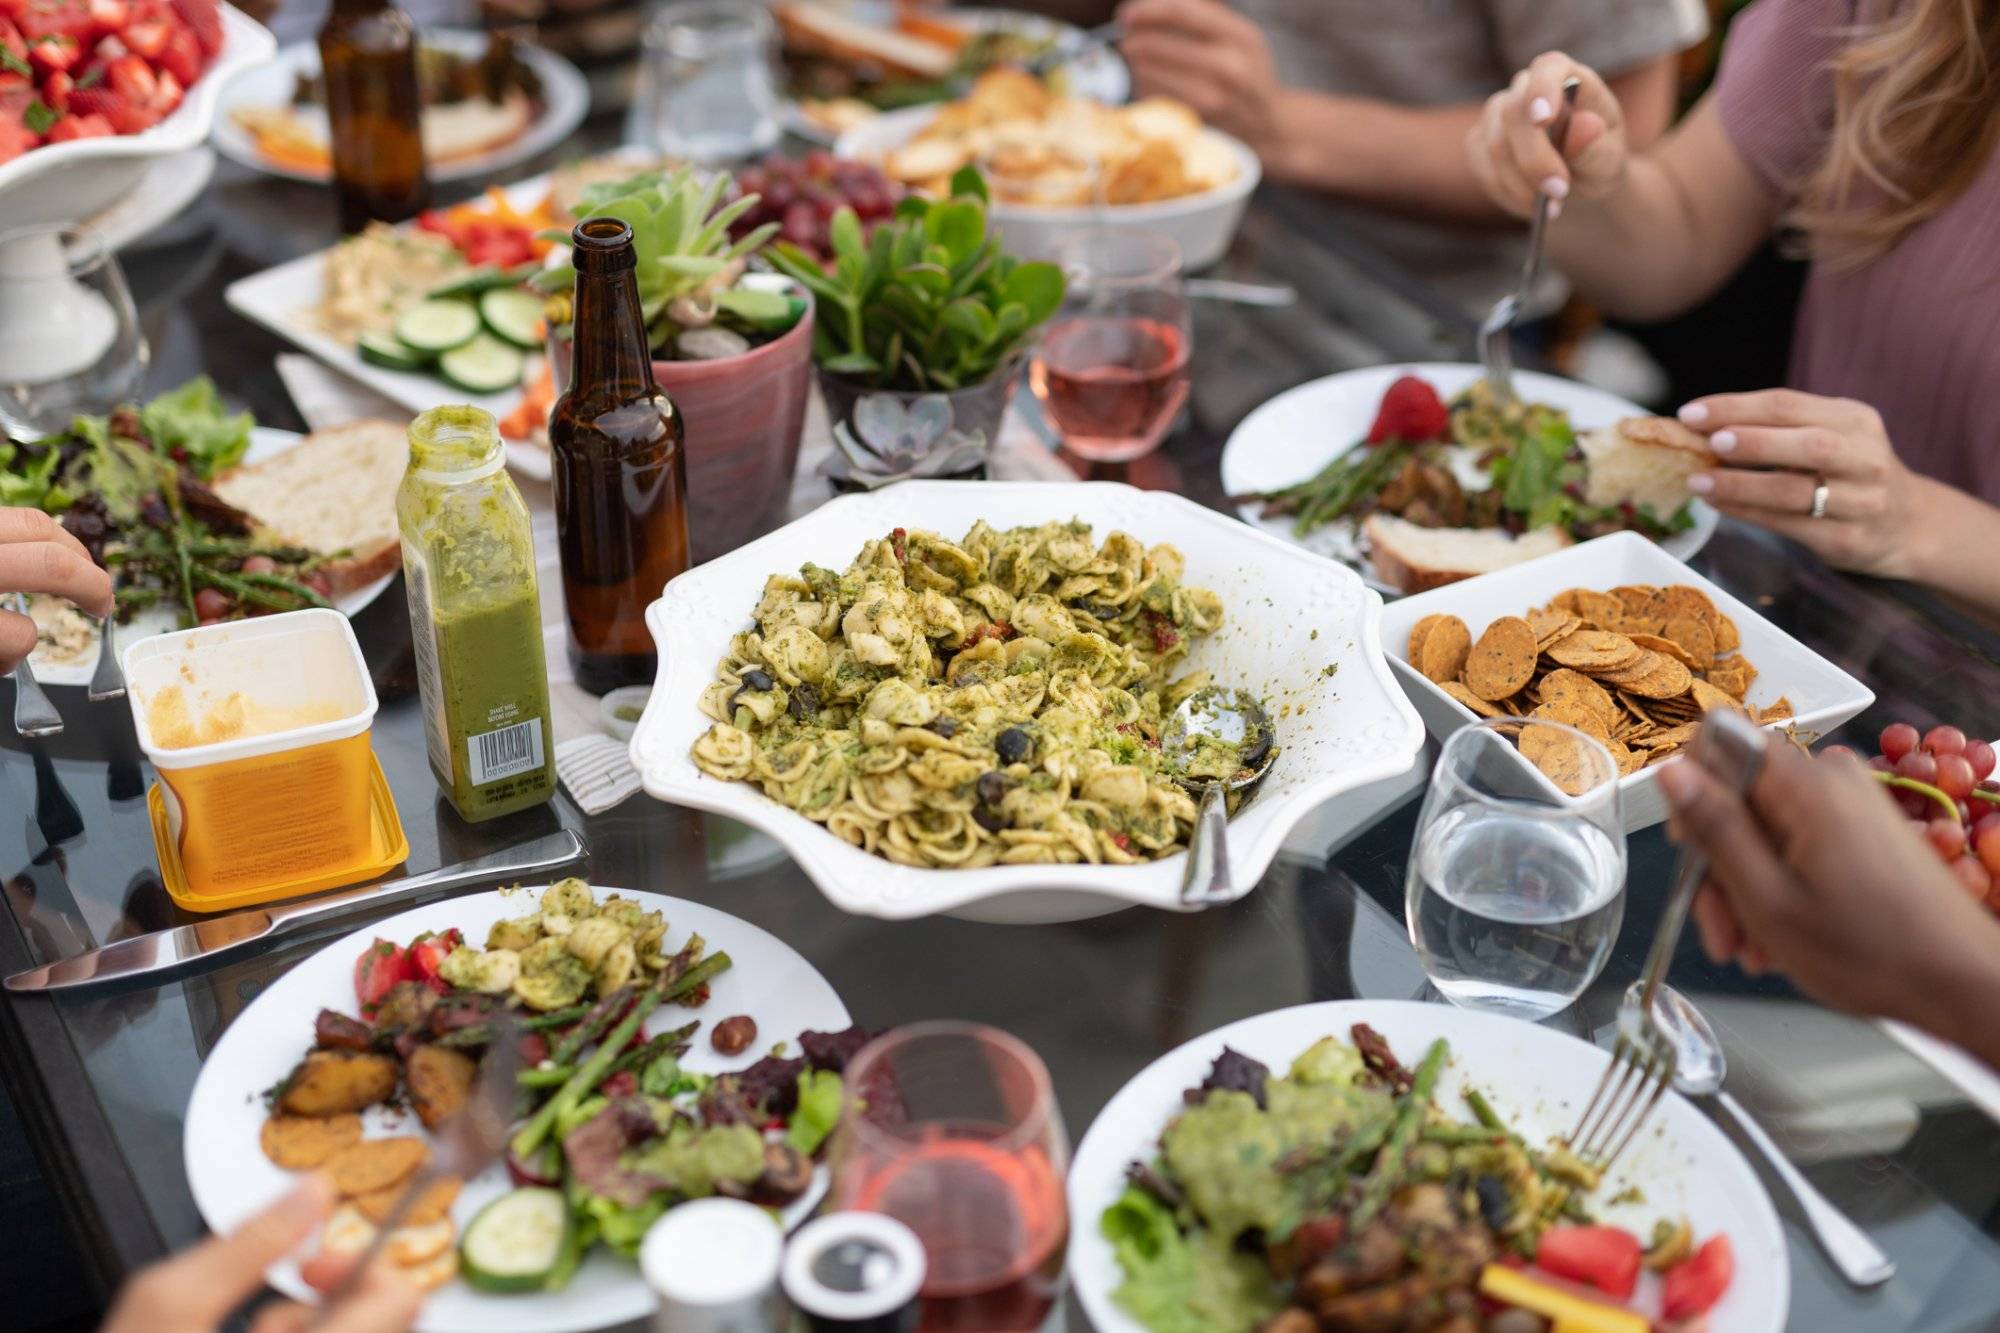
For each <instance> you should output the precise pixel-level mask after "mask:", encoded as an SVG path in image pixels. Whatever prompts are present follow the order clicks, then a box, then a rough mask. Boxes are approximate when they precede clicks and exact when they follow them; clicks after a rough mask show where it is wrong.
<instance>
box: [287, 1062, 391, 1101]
mask: <svg viewBox="0 0 2000 1333" xmlns="http://www.w3.org/2000/svg"><path fill="white" fill-rule="evenodd" d="M395 1091H396V1062H395V1060H394V1059H392V1058H391V1057H389V1056H386V1055H377V1054H374V1053H372V1052H363V1051H309V1052H307V1053H306V1058H305V1059H303V1060H301V1061H299V1063H298V1067H297V1068H296V1069H294V1070H292V1072H291V1073H290V1074H289V1075H287V1076H286V1078H285V1082H284V1091H283V1092H281V1093H280V1094H279V1095H278V1106H277V1109H278V1110H280V1111H283V1112H285V1113H286V1114H287V1115H309V1116H332V1115H341V1114H344V1113H345V1112H348V1111H361V1110H365V1109H367V1108H368V1107H370V1106H373V1105H375V1104H376V1103H377V1102H382V1101H387V1100H388V1099H389V1097H390V1095H391V1094H392V1093H394V1092H395Z"/></svg>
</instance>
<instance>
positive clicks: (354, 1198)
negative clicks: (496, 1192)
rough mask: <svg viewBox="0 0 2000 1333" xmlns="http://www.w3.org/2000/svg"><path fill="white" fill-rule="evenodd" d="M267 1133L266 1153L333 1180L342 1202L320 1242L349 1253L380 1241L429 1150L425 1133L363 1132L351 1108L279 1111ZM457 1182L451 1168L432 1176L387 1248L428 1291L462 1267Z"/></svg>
mask: <svg viewBox="0 0 2000 1333" xmlns="http://www.w3.org/2000/svg"><path fill="white" fill-rule="evenodd" d="M261 1140H262V1146H263V1149H264V1155H265V1156H267V1157H269V1158H270V1159H271V1160H272V1161H273V1162H274V1163H276V1164H277V1165H278V1166H281V1167H283V1168H284V1169H286V1170H288V1171H320V1172H323V1173H325V1174H326V1175H327V1176H328V1177H329V1178H330V1179H331V1180H332V1181H333V1184H334V1188H335V1189H336V1190H337V1191H339V1194H340V1198H341V1204H340V1207H339V1208H337V1209H335V1210H334V1213H333V1215H332V1216H331V1217H329V1218H327V1220H326V1225H325V1226H324V1227H322V1228H321V1230H320V1249H321V1251H322V1252H324V1253H328V1254H338V1255H342V1256H345V1257H348V1258H353V1257H355V1256H358V1255H359V1254H361V1252H362V1251H364V1250H366V1249H367V1248H368V1246H369V1244H370V1243H372V1242H373V1241H374V1239H375V1233H376V1231H377V1230H378V1229H379V1228H380V1226H381V1225H382V1223H384V1222H386V1221H388V1220H389V1216H390V1214H391V1213H392V1212H393V1211H394V1209H395V1207H396V1205H397V1204H398V1203H399V1202H401V1200H402V1197H403V1192H404V1190H405V1189H406V1188H407V1187H408V1186H409V1184H411V1183H412V1182H411V1177H412V1176H414V1175H415V1174H416V1173H417V1171H418V1169H419V1168H421V1167H422V1166H423V1164H424V1162H425V1160H426V1159H427V1158H428V1157H429V1156H430V1149H429V1147H428V1146H427V1145H426V1144H425V1143H424V1141H423V1140H422V1139H420V1138H416V1137H414V1136H411V1135H397V1136H394V1137H391V1138H380V1139H370V1138H365V1137H363V1129H362V1124H361V1117H360V1116H359V1115H358V1114H356V1113H355V1112H352V1111H347V1112H343V1113H341V1114H338V1115H330V1116H303V1115H285V1114H278V1115H273V1116H272V1117H271V1118H270V1119H269V1120H267V1121H265V1122H264V1129H263V1133H262V1135H261ZM458 1190H459V1182H458V1180H457V1179H456V1178H454V1177H452V1176H442V1177H439V1178H437V1179H434V1180H433V1181H431V1183H430V1185H429V1186H428V1187H427V1188H426V1189H425V1190H424V1192H423V1194H422V1195H420V1196H419V1197H418V1198H417V1200H416V1202H415V1203H414V1204H413V1205H412V1206H411V1207H410V1209H409V1211H408V1212H407V1213H406V1214H405V1215H404V1217H403V1219H402V1221H401V1223H400V1224H399V1225H398V1226H397V1227H396V1229H395V1230H394V1231H392V1232H390V1233H389V1239H388V1242H387V1244H385V1245H384V1246H383V1249H382V1252H383V1254H384V1255H385V1256H386V1257H387V1258H388V1260H389V1262H390V1263H392V1264H394V1265H396V1267H397V1269H398V1271H399V1272H401V1274H402V1275H403V1277H404V1278H405V1279H407V1280H408V1281H410V1282H411V1283H413V1284H415V1285H416V1286H418V1287H421V1288H422V1289H424V1290H425V1291H430V1290H432V1289H434V1288H437V1287H440V1286H443V1285H444V1284H445V1283H446V1282H449V1281H450V1280H451V1279H452V1278H453V1277H454V1276H456V1275H457V1273H458V1233H457V1228H456V1227H455V1226H454V1225H453V1224H452V1219H451V1205H452V1203H453V1202H454V1201H455V1200H456V1199H457V1198H458Z"/></svg>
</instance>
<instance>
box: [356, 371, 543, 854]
mask: <svg viewBox="0 0 2000 1333" xmlns="http://www.w3.org/2000/svg"><path fill="white" fill-rule="evenodd" d="M505 462H506V459H505V455H504V454H503V453H502V450H501V445H500V433H499V431H498V430H496V429H495V428H494V425H493V418H492V417H491V416H489V415H488V414H486V413H485V412H482V411H480V410H479V409H478V408H476V407H434V408H432V409H431V410H430V411H428V412H426V413H424V414H423V415H422V416H420V417H418V418H417V419H416V420H415V421H414V422H412V423H410V466H409V470H408V471H406V472H405V473H404V474H403V486H402V489H401V490H399V491H397V492H396V521H397V524H398V526H399V527H400V528H401V530H402V535H403V580H404V582H405V583H406V584H407V585H408V588H409V595H410V638H411V640H412V642H413V643H414V644H415V646H416V655H417V683H418V688H419V689H420V690H421V692H422V694H423V701H424V737H425V741H426V743H427V744H428V747H429V749H430V759H431V772H432V773H434V774H436V775H437V781H438V786H439V787H442V788H443V789H444V794H445V797H446V799H448V800H449V801H450V802H451V804H452V808H453V809H455V810H457V811H458V813H459V814H460V815H462V816H463V817H464V818H466V819H468V820H474V821H477V820H481V819H492V818H494V817H496V816H499V815H504V814H510V813H512V812H513V811H516V810H524V809H526V808H527V807H529V806H531V805H540V804H541V803H542V802H544V801H546V800H548V799H549V797H550V796H552V795H553V794H554V793H555V789H556V761H555V736H554V734H553V733H552V731H551V729H550V722H549V673H548V667H547V665H546V664H545V662H544V661H543V658H542V609H541V598H540V596H539V595H538V594H537V592H536V590H535V543H534V537H533V534H532V533H531V531H530V528H529V524H528V506H527V504H526V503H525V502H523V501H522V499H521V492H520V491H519V490H517V489H515V486H514V481H513V479H512V478H511V477H509V476H508V475H507V471H506V467H505Z"/></svg>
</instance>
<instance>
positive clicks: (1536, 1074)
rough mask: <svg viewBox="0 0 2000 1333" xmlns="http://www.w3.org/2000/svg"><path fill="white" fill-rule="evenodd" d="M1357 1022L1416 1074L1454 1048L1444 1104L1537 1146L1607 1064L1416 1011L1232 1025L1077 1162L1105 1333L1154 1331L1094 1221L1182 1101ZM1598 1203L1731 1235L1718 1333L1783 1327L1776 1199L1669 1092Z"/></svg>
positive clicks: (1476, 1021) (1461, 1018)
mask: <svg viewBox="0 0 2000 1333" xmlns="http://www.w3.org/2000/svg"><path fill="white" fill-rule="evenodd" d="M1355 1023H1366V1024H1368V1025H1369V1026H1370V1027H1372V1028H1374V1029H1375V1030H1376V1031H1377V1032H1379V1033H1381V1034H1382V1035H1383V1036H1384V1037H1385V1038H1387V1039H1388V1042H1389V1047H1390V1049H1391V1050H1393V1051H1394V1052H1395V1053H1396V1056H1397V1058H1398V1059H1400V1060H1402V1061H1403V1062H1404V1063H1405V1064H1407V1065H1412V1066H1414V1065H1415V1064H1416V1063H1417V1061H1418V1060H1420V1059H1422V1058H1423V1054H1424V1051H1425V1050H1426V1049H1427V1048H1428V1047H1429V1045H1430V1043H1431V1042H1432V1041H1433V1040H1435V1039H1437V1038H1439V1037H1443V1038H1444V1039H1445V1040H1446V1041H1448V1042H1450V1043H1451V1058H1450V1059H1449V1060H1448V1061H1447V1063H1446V1064H1445V1067H1444V1073H1443V1075H1442V1076H1441V1077H1440V1078H1439V1080H1438V1088H1437V1103H1438V1105H1440V1106H1442V1107H1444V1108H1446V1109H1447V1110H1448V1111H1449V1112H1450V1113H1451V1114H1452V1115H1453V1116H1454V1117H1455V1118H1457V1119H1460V1120H1470V1119H1471V1114H1470V1113H1469V1112H1468V1111H1466V1109H1465V1104H1464V1101H1463V1098H1462V1093H1463V1091H1464V1089H1466V1088H1467V1087H1477V1088H1479V1089H1480V1090H1481V1091H1482V1092H1484V1093H1485V1094H1486V1096H1487V1098H1488V1099H1489V1100H1490V1101H1491V1102H1492V1103H1493V1106H1494V1109H1495V1110H1497V1111H1498V1112H1499V1113H1500V1114H1501V1115H1502V1116H1503V1117H1505V1118H1506V1119H1507V1120H1508V1122H1509V1123H1511V1124H1512V1125H1513V1126H1514V1128H1515V1129H1516V1130H1518V1131H1519V1132H1520V1134H1521V1135H1522V1137H1524V1138H1525V1139H1526V1140H1527V1141H1528V1142H1529V1143H1545V1142H1547V1141H1548V1140H1549V1139H1551V1138H1554V1137H1556V1136H1558V1135H1564V1134H1568V1133H1569V1132H1570V1131H1571V1130H1573V1129H1574V1128H1575V1126H1576V1120H1577V1116H1578V1115H1579V1114H1580V1113H1581V1111H1582V1110H1583V1107H1584V1106H1585V1104H1586V1103H1588V1102H1589V1100H1590V1095H1591V1093H1592V1091H1593V1090H1595V1088H1596V1086H1597V1078H1598V1075H1599V1074H1600V1073H1602V1072H1603V1070H1604V1067H1605V1063H1606V1061H1607V1060H1608V1059H1609V1058H1610V1057H1609V1053H1608V1052H1605V1051H1602V1050H1600V1049H1598V1048H1597V1047H1595V1046H1592V1045H1590V1044H1589V1043H1587V1042H1583V1041H1579V1040H1578V1039H1577V1038H1575V1037H1571V1036H1567V1035H1565V1034H1563V1033H1560V1032H1554V1031H1551V1030H1550V1029H1548V1028H1545V1027H1537V1026H1536V1025H1534V1024H1532V1023H1523V1022H1520V1021H1518V1020H1516V1019H1511V1018H1500V1017H1497V1016H1494V1015H1491V1014H1477V1013H1472V1012H1470V1011H1468V1010H1464V1009H1455V1008H1453V1007H1451V1006H1450V1005H1444V1004H1419V1003H1416V1002H1414V1001H1410V1000H1335V1001H1329V1002H1324V1003H1320V1004H1303V1005H1299V1006H1297V1007H1295V1008H1291V1009H1279V1010H1276V1011H1274V1012H1272V1013H1268V1014H1259V1015H1258V1016H1257V1017H1255V1018H1246V1019H1244V1020H1242V1021H1241V1022H1237V1023H1231V1024H1229V1025H1228V1026H1227V1027H1223V1028H1218V1029H1217V1030H1215V1031H1214V1032H1210V1033H1208V1034H1207V1035H1206V1036H1201V1037H1196V1038H1195V1039H1194V1040H1193V1041H1190V1042H1186V1043H1184V1044H1183V1045H1181V1046H1178V1047H1176V1048H1174V1049H1173V1050H1171V1051H1169V1052H1167V1053H1166V1054H1165V1055H1163V1056H1161V1057H1160V1058H1159V1059H1157V1060H1155V1061H1154V1062H1153V1063H1152V1064H1150V1065H1148V1066H1146V1068H1145V1069H1144V1070H1142V1071H1141V1072H1140V1073H1139V1075H1138V1077H1136V1078H1134V1079H1133V1080H1132V1081H1131V1082H1129V1083H1127V1084H1126V1085H1125V1086H1124V1087H1123V1088H1121V1089H1120V1090H1119V1091H1118V1093H1117V1095H1116V1096H1114V1097H1113V1098H1112V1099H1111V1100H1110V1102H1108V1103H1107V1104H1106V1105H1105V1107H1104V1109H1103V1110H1102V1111H1101V1112H1099V1113H1098V1116H1097V1119H1096V1121H1095V1122H1094V1123H1093V1124H1092V1125H1091V1127H1090V1132H1089V1133H1087V1134H1085V1135H1084V1136H1083V1143H1082V1145H1081V1146H1080V1147H1079V1148H1078V1149H1077V1152H1076V1158H1075V1160H1074V1161H1073V1162H1072V1163H1071V1165H1070V1172H1069V1209H1070V1227H1069V1235H1070V1241H1069V1272H1070V1280H1071V1282H1072V1283H1074V1284H1075V1288H1076V1294H1077V1297H1078V1299H1079V1300H1081V1301H1082V1302H1083V1308H1084V1310H1085V1312H1086V1313H1087V1314H1088V1315H1089V1316H1090V1322H1091V1323H1092V1325H1094V1326H1095V1327H1096V1328H1097V1330H1098V1333H1144V1330H1143V1326H1142V1325H1141V1324H1139V1322H1138V1321H1137V1320H1135V1319H1133V1318H1132V1317H1131V1316H1130V1315H1128V1314H1126V1313H1125V1312H1124V1310H1122V1309H1120V1308H1119V1307H1118V1306H1117V1305H1116V1304H1115V1303H1114V1302H1113V1301H1112V1299H1111V1293H1112V1292H1113V1291H1114V1290H1116V1289H1117V1287H1118V1285H1119V1283H1120V1282H1122V1281H1123V1280H1124V1274H1123V1271H1122V1270H1121V1269H1120V1268H1119V1266H1118V1261H1117V1259H1116V1258H1115V1257H1114V1256H1113V1254H1112V1251H1111V1245H1110V1242H1108V1241H1106V1240H1105V1239H1104V1236H1103V1234H1102V1233H1101V1232H1100V1231H1099V1229H1098V1219H1099V1218H1100V1217H1102V1216H1103V1213H1104V1210H1105V1209H1106V1208H1107V1207H1109V1206H1110V1205H1111V1204H1112V1203H1114V1202H1116V1201H1117V1199H1118V1196H1119V1195H1120V1194H1122V1193H1123V1192H1124V1190H1125V1167H1126V1165H1127V1164H1128V1163H1131V1162H1133V1161H1136V1160H1146V1161H1151V1160H1152V1159H1153V1158H1154V1156H1155V1155H1156V1153H1157V1149H1158V1141H1159V1136H1160V1132H1161V1131H1162V1130H1163V1129H1165V1128H1166V1125H1167V1122H1168V1121H1169V1120H1170V1119H1172V1118H1173V1116H1174V1115H1175V1113H1176V1112H1178V1111H1179V1110H1180V1109H1181V1106H1182V1103H1181V1093H1182V1091H1183V1090H1184V1089H1187V1088H1192V1087H1194V1086H1196V1085H1197V1084H1199V1083H1200V1082H1201V1081H1202V1079H1203V1078H1204V1077H1206V1076H1207V1074H1208V1069H1209V1066H1210V1065H1211V1064H1212V1063H1214V1061H1215V1057H1216V1056H1218V1055H1220V1054H1221V1053H1222V1048H1223V1047H1224V1046H1228V1047H1230V1048H1231V1049H1233V1050H1237V1051H1240V1052H1242V1053H1243V1054H1245V1055H1248V1056H1252V1057H1254V1058H1255V1059H1258V1060H1261V1061H1263V1062H1264V1063H1265V1064H1266V1065H1269V1066H1270V1067H1271V1070H1272V1072H1273V1073H1274V1074H1282V1073H1284V1071H1285V1070H1286V1069H1287V1068H1289V1067H1290V1065H1291V1063H1292V1059H1293V1058H1294V1057H1295V1056H1297V1055H1298V1054H1299V1052H1301V1051H1303V1050H1305V1049H1306V1047H1308V1046H1310V1045H1312V1044H1313V1043H1314V1042H1316V1041H1318V1040H1319V1039H1320V1038H1321V1037H1324V1036H1328V1035H1332V1036H1336V1037H1339V1038H1340V1039H1341V1040H1342V1041H1347V1040H1349V1037H1348V1029H1349V1028H1350V1027H1351V1026H1352V1025H1353V1024H1355ZM1628 1185H1637V1186H1638V1187H1639V1189H1640V1191H1641V1193H1642V1194H1643V1195H1644V1199H1643V1201H1642V1202H1639V1203H1627V1204H1622V1205H1616V1206H1614V1205H1612V1204H1610V1203H1609V1202H1607V1201H1608V1200H1610V1199H1613V1198H1615V1197H1616V1196H1617V1195H1618V1194H1619V1192H1620V1191H1621V1190H1624V1189H1625V1188H1626V1187H1627V1186H1628ZM1593 1205H1594V1209H1595V1211H1596V1212H1597V1213H1598V1215H1599V1216H1600V1217H1601V1218H1602V1219H1603V1220H1605V1221H1607V1222H1612V1223H1616V1224H1619V1225H1623V1226H1627V1227H1632V1228H1641V1227H1649V1226H1650V1225H1651V1223H1652V1220H1653V1219H1654V1218H1658V1217H1673V1216H1677V1215H1684V1216H1686V1217H1687V1219H1688V1221H1689V1223H1690V1224H1692V1226H1693V1228H1694V1232H1695V1235H1696V1236H1698V1237H1702V1238H1706V1237H1708V1236H1711V1235H1713V1234H1715V1233H1716V1232H1718V1231H1720V1232H1726V1233H1728V1236H1729V1242H1730V1245H1731V1246H1732V1247H1733V1248H1734V1249H1735V1252H1736V1279H1735V1281H1734V1282H1733V1283H1732V1284H1731V1285H1730V1288H1729V1292H1728V1294H1727V1295H1726V1296H1724V1297H1723V1299H1722V1301H1721V1302H1720V1303H1719V1304H1718V1305H1716V1307H1715V1308H1714V1310H1712V1311H1711V1312H1710V1313H1709V1316H1708V1330H1709V1333H1775V1330H1778V1329H1782V1328H1783V1327H1784V1326H1785V1312H1786V1309H1787V1308H1788V1306H1789V1304H1790V1300H1791V1270H1790V1266H1789V1261H1788V1259H1787V1256H1786V1250H1785V1235H1784V1232H1783V1230H1782V1229H1781V1228H1780V1227H1779V1225H1778V1215H1777V1212H1776V1211H1775V1210H1774V1209H1773V1208H1772V1206H1771V1200H1770V1196H1768V1195H1767V1194H1766V1193H1765V1192H1764V1186H1763V1185H1762V1183H1761V1182H1760V1181H1759V1180H1758V1177H1757V1173H1756V1172H1755V1171H1753V1170H1752V1169H1751V1167H1750V1164H1749V1163H1748V1162H1746V1161H1744V1160H1743V1156H1742V1154H1741V1153H1739V1152H1737V1151H1736V1148H1735V1147H1734V1145H1732V1144H1731V1143H1730V1141H1729V1140H1728V1138H1727V1137H1725V1136H1724V1135H1723V1133H1722V1131H1721V1130H1719V1129H1717V1128H1716V1127H1715V1125H1714V1124H1712V1123H1711V1122H1710V1121H1709V1119H1708V1117H1707V1116H1704V1115H1703V1114H1702V1113H1701V1112H1700V1111H1698V1110H1696V1109H1695V1108H1694V1107H1693V1106H1692V1105H1690V1104H1689V1103H1688V1102H1687V1101H1685V1100H1683V1099H1682V1098H1681V1097H1680V1096H1679V1095H1678V1094H1676V1093H1668V1094H1667V1095H1666V1096H1665V1097H1663V1098H1662V1099H1661V1100H1660V1103H1659V1105H1658V1106H1656V1107H1655V1108H1654V1109H1653V1114H1652V1118H1651V1120H1650V1121H1648V1123H1647V1125H1646V1128H1645V1130H1644V1131H1643V1132H1642V1133H1641V1134H1640V1135H1639V1136H1638V1137H1637V1138H1636V1139H1634V1140H1633V1142H1632V1146H1631V1147H1629V1148H1627V1149H1626V1150H1625V1154H1624V1156H1622V1157H1621V1158H1620V1159H1619V1161H1618V1164H1617V1167H1616V1168H1615V1169H1614V1170H1613V1171H1612V1173H1611V1175H1610V1176H1609V1178H1607V1179H1606V1180H1605V1182H1604V1183H1603V1184H1602V1185H1600V1186H1599V1187H1598V1190H1597V1192H1596V1194H1595V1195H1594V1196H1593ZM1641 1234H1642V1235H1643V1234H1644V1232H1643V1231H1642V1232H1641Z"/></svg>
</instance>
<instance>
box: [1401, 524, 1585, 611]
mask: <svg viewBox="0 0 2000 1333" xmlns="http://www.w3.org/2000/svg"><path fill="white" fill-rule="evenodd" d="M1361 532H1362V535H1363V536H1365V537H1366V538H1367V539H1368V550H1369V558H1370V559H1371V560H1372V561H1373V562H1374V565H1375V575H1376V577H1377V578H1379V579H1381V581H1382V582H1384V583H1386V584H1388V585H1389V586H1390V587H1392V588H1399V589H1401V590H1402V591H1404V592H1406V593H1408V592H1423V591H1425V590H1427V589H1430V588H1437V587H1442V586H1443V585H1445V584H1447V583H1457V582H1458V581H1459V580H1460V579H1469V578H1474V577H1476V576H1478V575H1480V574H1490V573H1492V572H1493V571H1494V570H1496V569H1505V568H1506V567H1507V566H1508V565H1518V564H1520V563H1521V562H1522V561H1523V560H1533V559H1534V558H1535V557H1536V556H1538V555H1548V554H1549V553H1550V552H1552V551H1560V550H1561V549H1562V548H1563V547H1565V546H1568V545H1569V544H1570V536H1569V534H1568V533H1567V532H1564V531H1563V530H1562V529H1561V528H1536V529H1535V530H1534V531H1533V532H1524V533H1522V534H1521V535H1520V536H1518V537H1516V536H1515V535H1514V534H1512V533H1510V532H1508V531H1507V530H1506V529H1505V528H1425V527H1419V526H1418V525H1417V524H1415V523H1412V522H1410V521H1409V520H1408V519H1403V518H1398V517H1396V516H1395V515H1394V514H1370V515H1369V516H1368V518H1367V520H1366V521H1365V522H1363V523H1362V525H1361Z"/></svg>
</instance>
